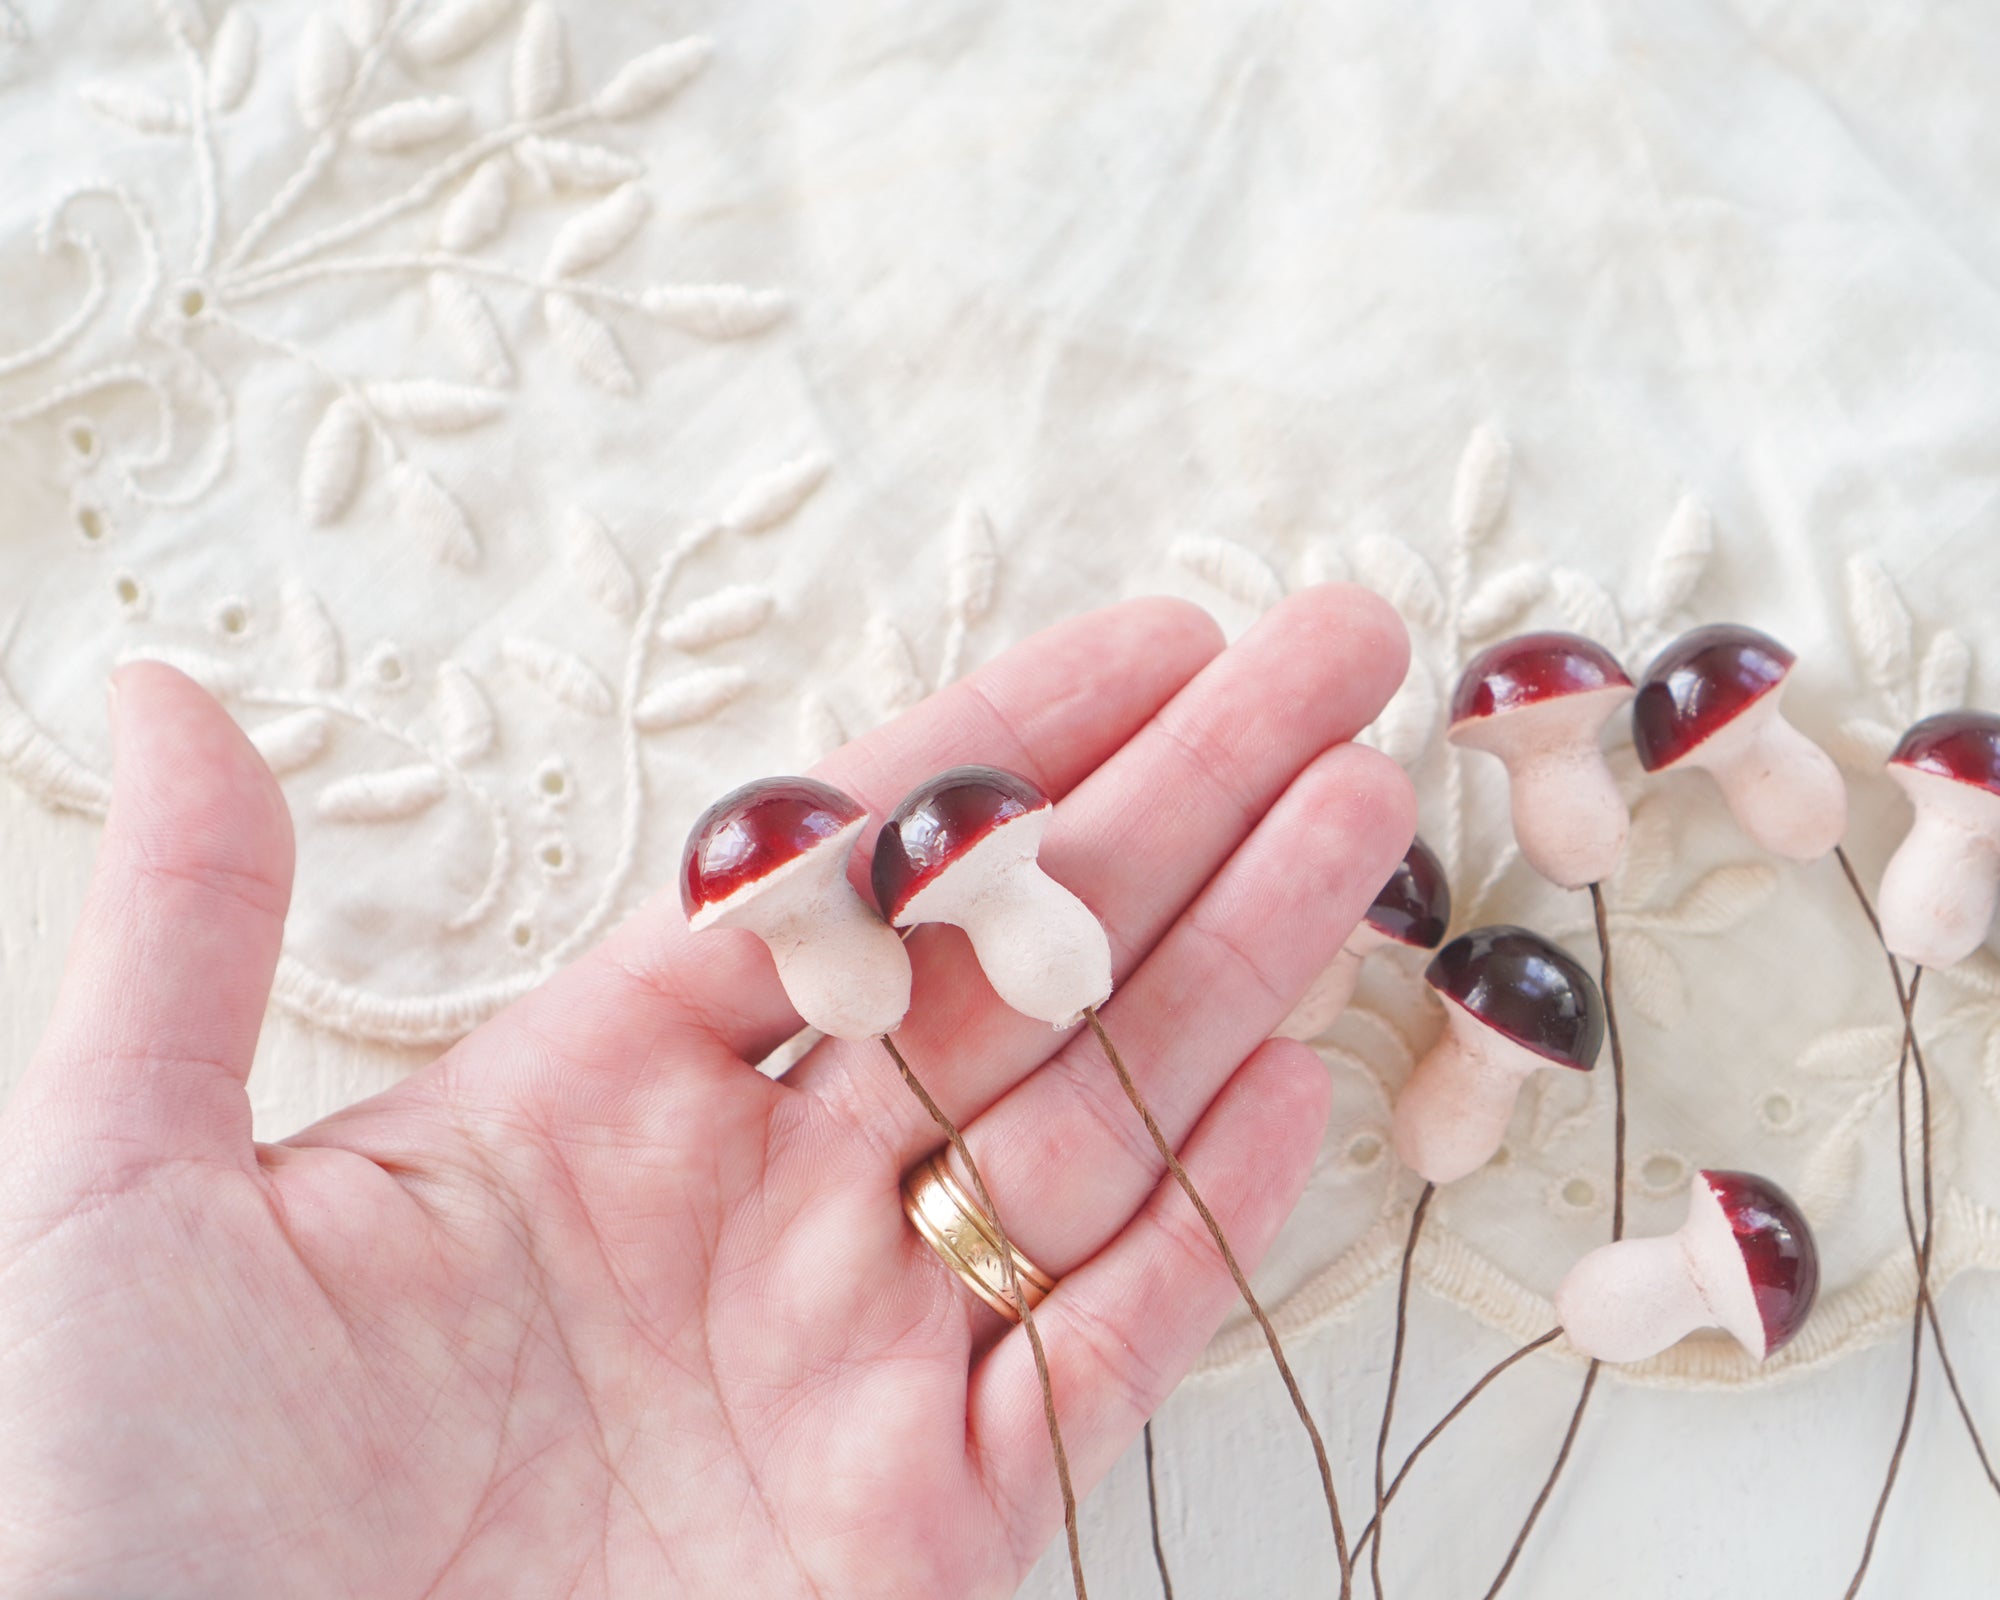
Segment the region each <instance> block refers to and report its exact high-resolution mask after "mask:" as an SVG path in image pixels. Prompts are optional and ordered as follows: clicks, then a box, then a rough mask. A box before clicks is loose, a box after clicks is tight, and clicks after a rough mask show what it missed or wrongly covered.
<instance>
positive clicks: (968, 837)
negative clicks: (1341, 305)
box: [873, 766, 1050, 922]
mask: <svg viewBox="0 0 2000 1600" xmlns="http://www.w3.org/2000/svg"><path fill="white" fill-rule="evenodd" d="M1049 803H1050V802H1049V797H1048V796H1047V795H1045V794H1043V793H1042V791H1041V790H1040V789H1039V788H1037V787H1036V786H1035V785H1034V784H1033V783H1031V782H1029V781H1028V780H1027V779H1026V778H1023V777H1021V776H1020V775H1019V774H1017V773H1012V772H1004V771H1002V770H1001V769H1000V768H999V767H976V766H974V767H951V768H949V769H947V770H946V771H944V772H940V773H939V774H938V775H937V776H936V777H935V778H932V779H931V780H930V781H929V782H928V783H924V784H920V785H918V786H917V787H916V788H915V789H912V790H911V791H910V792H909V793H908V794H907V795H905V796H904V797H903V803H902V804H901V805H899V806H897V807H896V809H895V810H894V811H893V812H892V813H890V816H889V820H888V821H887V822H885V823H883V824H882V832H881V834H880V835H879V836H878V837H877V839H876V841H875V864H874V868H873V873H874V883H875V903H876V904H877V905H878V906H880V907H881V908H882V915H883V916H885V917H887V918H888V919H889V920H890V921H891V922H894V921H895V920H896V918H897V917H899V916H900V915H902V912H903V908H904V907H905V906H907V905H908V904H909V903H910V900H911V898H912V897H913V896H914V895H915V894H916V892H917V891H918V890H919V889H921V888H923V887H924V886H925V885H926V884H928V883H930V882H931V881H932V880H933V879H934V878H936V877H937V875H938V874H939V873H941V872H942V871H944V869H945V868H946V867H948V866H950V865H951V864H952V862H954V861H956V860H958V859H959V857H961V856H962V855H964V854H965V852H966V851H967V850H969V849H971V847H972V846H973V845H975V844H977V843H979V841H980V840H981V839H984V838H985V837H986V836H987V835H988V834H990V833H991V832H992V831H993V830H994V829H995V828H997V827H999V826H1000V825H1001V824H1002V823H1006V822H1012V821H1013V820H1014V819H1015V818H1016V817H1024V816H1027V815H1028V814H1029V813H1030V812H1035V811H1042V810H1045V809H1047V807H1048V805H1049Z"/></svg>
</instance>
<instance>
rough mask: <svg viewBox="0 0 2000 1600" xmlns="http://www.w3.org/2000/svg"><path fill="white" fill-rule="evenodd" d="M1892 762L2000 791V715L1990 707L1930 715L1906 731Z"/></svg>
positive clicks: (1993, 792) (1955, 780) (1990, 790)
mask: <svg viewBox="0 0 2000 1600" xmlns="http://www.w3.org/2000/svg"><path fill="white" fill-rule="evenodd" d="M1889 765H1890V766H1892V767H1914V768H1916V770H1917V771H1919V772H1930V773H1935V774H1936V775H1937V776H1938V777H1940V778H1950V779H1952V780H1953V781H1954V782H1956V783H1964V784H1970V785H1971V786H1972V787H1973V788H1975V789H1985V790H1987V791H1988V792H1989V793H1992V794H2000V717H1996V716H1994V715H1993V714H1992V713H1991V712H1988V711H1945V712H1940V713H1939V714H1938V715H1937V716H1935V717H1926V718H1924V720H1923V721H1922V722H1919V723H1918V724H1917V725H1916V726H1915V727H1914V728H1912V729H1911V730H1910V731H1909V732H1908V733H1906V734H1904V735H1903V737H1902V741H1901V742H1900V743H1899V744H1898V745H1897V746H1896V751H1895V754H1894V755H1892V756H1890V757H1889Z"/></svg>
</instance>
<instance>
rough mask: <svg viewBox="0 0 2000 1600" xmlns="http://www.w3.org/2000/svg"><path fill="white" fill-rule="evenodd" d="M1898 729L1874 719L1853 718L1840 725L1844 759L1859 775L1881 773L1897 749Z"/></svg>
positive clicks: (1842, 757)
mask: <svg viewBox="0 0 2000 1600" xmlns="http://www.w3.org/2000/svg"><path fill="white" fill-rule="evenodd" d="M1896 739H1897V733H1896V730H1895V729H1894V728H1892V727H1890V726H1889V724H1888V723H1886V722H1877V721H1876V720H1875V719H1874V718H1873V717H1849V718H1848V719H1847V720H1846V721H1845V722H1843V723H1842V724H1841V725H1840V744H1841V749H1840V755H1841V759H1842V760H1843V761H1845V762H1846V763H1847V765H1848V766H1850V767H1852V768H1853V769H1854V770H1855V771H1857V772H1875V771H1878V770H1880V768H1881V767H1882V766H1883V764H1884V763H1886V762H1887V761H1888V759H1889V757H1890V755H1891V754H1892V753H1893V752H1894V751H1895V748H1896Z"/></svg>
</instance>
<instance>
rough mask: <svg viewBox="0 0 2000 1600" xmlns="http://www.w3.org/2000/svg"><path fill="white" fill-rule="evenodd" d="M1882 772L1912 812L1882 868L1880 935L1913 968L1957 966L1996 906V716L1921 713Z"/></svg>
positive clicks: (1999, 861) (1999, 769)
mask: <svg viewBox="0 0 2000 1600" xmlns="http://www.w3.org/2000/svg"><path fill="white" fill-rule="evenodd" d="M1889 776H1890V777H1891V778H1893V779H1895V781H1896V782H1897V784H1898V785H1900V786H1901V788H1902V790H1903V792H1904V793H1905V794H1907V795H1908V796H1909V797H1910V803H1911V804H1912V805H1914V806H1915V807H1916V808H1917V815H1916V820H1915V822H1913V823H1912V824H1911V826H1910V831H1909V833H1908V835H1907V836H1906V837H1905V838H1904V840H1903V842H1902V844H1901V845H1900V846H1899V847H1898V848H1897V850H1896V853H1895V855H1893V856H1892V857H1890V859H1889V865H1888V868H1887V870H1885V871H1884V872H1883V874H1882V895H1881V907H1880V909H1881V915H1882V937H1883V939H1884V940H1885V941H1886V943H1887V944H1888V946H1889V949H1890V950H1891V951H1892V952H1893V953H1894V954H1896V955H1899V956H1901V957H1902V958H1903V959H1904V960H1906V961H1913V962H1915V963H1916V964H1917V965H1918V966H1920V967H1951V966H1956V965H1957V964H1958V963H1959V962H1961V961H1963V960H1964V959H1965V958H1966V957H1967V956H1969V955H1971V954H1972V952H1973V951H1974V950H1976V949H1978V948H1979V945H1980V943H1981V941H1982V940H1984V939H1985V937H1986V933H1987V930H1988V929H1989V928H1991V927H1992V925H1993V913H1994V909H1995V907H1996V904H2000V716H1994V715H1992V714H1991V713H1990V712H1985V711H1947V712H1945V713H1943V714H1942V715H1940V716H1935V717H1927V718H1925V719H1924V720H1923V721H1922V722H1919V723H1918V724H1917V725H1916V726H1915V727H1914V728H1912V729H1910V731H1909V732H1908V733H1906V734H1904V735H1903V738H1902V741H1901V742H1900V743H1899V744H1898V745H1897V746H1896V750H1895V754H1893V755H1892V756H1890V757H1889Z"/></svg>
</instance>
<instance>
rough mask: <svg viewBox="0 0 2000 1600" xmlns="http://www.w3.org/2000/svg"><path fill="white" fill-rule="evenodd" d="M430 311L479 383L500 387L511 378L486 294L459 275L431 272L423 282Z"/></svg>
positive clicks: (508, 360)
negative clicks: (424, 282) (426, 290)
mask: <svg viewBox="0 0 2000 1600" xmlns="http://www.w3.org/2000/svg"><path fill="white" fill-rule="evenodd" d="M426 288H427V289H428V292H429V294H430V301H431V311H432V312H433V314H435V315H436V317H437V320H438V326H439V327H441V328H442V329H444V331H445V334H446V336H447V337H448V338H449V339H450V340H451V342H452V344H453V345H454V346H456V347H457V350H458V353H459V355H460V357H462V358H463V360H464V361H465V364H466V365H467V366H468V367H470V368H471V369H472V372H473V375H474V376H475V377H477V378H478V379H479V381H480V382H481V383H484V384H486V385H488V386H489V387H491V388H495V389H498V388H504V387H506V386H507V385H508V384H511V383H512V382H513V381H514V362H513V358H512V357H511V356H509V355H508V353H507V341H506V340H505V339H504V338H503V337H502V336H501V333H500V324H499V323H498V322H497V321H495V320H494V317H493V308H492V307H491V306H489V305H488V304H487V303H486V297H485V296H484V295H483V294H481V293H480V292H479V291H478V290H477V289H475V288H473V287H472V285H471V284H469V283H467V282H466V281H465V280H464V279H463V278H460V277H458V276H457V275H456V274H454V273H450V272H433V273H432V274H431V275H430V280H429V282H428V284H427V285H426Z"/></svg>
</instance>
